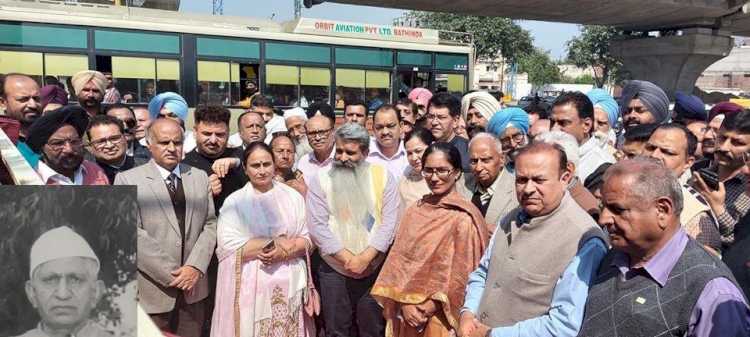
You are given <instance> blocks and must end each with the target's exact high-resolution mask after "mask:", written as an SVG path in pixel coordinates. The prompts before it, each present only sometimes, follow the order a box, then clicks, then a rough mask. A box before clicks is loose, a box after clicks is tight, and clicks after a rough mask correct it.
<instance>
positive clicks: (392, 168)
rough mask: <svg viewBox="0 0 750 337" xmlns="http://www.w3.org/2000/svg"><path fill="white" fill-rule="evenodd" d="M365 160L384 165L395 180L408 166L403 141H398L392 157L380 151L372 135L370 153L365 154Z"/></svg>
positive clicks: (402, 174) (399, 177)
mask: <svg viewBox="0 0 750 337" xmlns="http://www.w3.org/2000/svg"><path fill="white" fill-rule="evenodd" d="M367 162H368V163H370V164H378V165H380V166H383V167H385V168H386V169H387V170H388V172H390V173H391V175H393V177H394V178H396V180H399V179H401V177H403V176H404V174H405V172H406V168H407V167H408V166H409V161H408V160H407V159H406V149H405V148H404V142H400V143H399V145H398V150H397V151H396V154H394V155H393V156H392V157H387V156H386V155H384V154H383V152H382V151H380V145H378V142H377V141H375V138H374V137H373V138H372V139H370V153H369V154H368V155H367Z"/></svg>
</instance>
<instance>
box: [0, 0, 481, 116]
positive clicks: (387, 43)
mask: <svg viewBox="0 0 750 337" xmlns="http://www.w3.org/2000/svg"><path fill="white" fill-rule="evenodd" d="M473 60H474V50H473V47H472V45H471V44H470V43H465V42H463V43H462V42H455V40H449V39H446V38H442V34H441V32H438V31H435V30H429V29H419V28H411V27H394V26H382V25H372V24H362V23H351V22H343V21H334V20H322V19H312V18H299V19H296V20H293V21H290V22H286V23H277V22H275V21H271V20H264V19H254V18H245V17H233V16H214V15H201V14H190V13H180V12H174V11H166V10H155V9H144V8H135V7H124V6H111V5H91V4H79V3H71V2H56V1H48V0H23V1H21V0H0V74H4V73H10V72H20V73H25V74H28V75H31V76H33V77H34V78H35V79H36V80H37V81H38V82H39V83H40V85H43V84H46V83H51V82H53V81H60V82H62V83H63V84H65V85H66V87H67V88H69V89H70V87H72V86H71V85H70V77H71V76H72V75H73V74H75V73H76V72H78V71H80V70H85V69H95V70H98V71H102V72H110V73H112V76H113V79H114V83H115V87H116V88H117V89H118V90H119V92H120V94H121V95H122V96H123V97H126V98H127V99H128V101H127V102H128V103H133V104H144V103H148V101H149V100H150V99H151V98H152V97H153V96H154V95H155V94H157V93H159V92H164V91H174V92H177V93H179V94H181V95H182V96H183V97H185V99H186V100H187V102H188V104H189V105H190V106H191V107H194V106H195V105H197V104H222V105H224V106H227V107H229V108H240V107H243V106H244V104H245V103H246V102H247V101H248V97H249V94H250V92H252V90H253V89H254V87H255V88H258V89H259V90H260V92H261V94H263V95H264V96H267V97H269V98H270V99H272V101H273V102H274V104H275V105H276V106H278V107H280V108H286V107H294V106H300V107H307V106H308V105H310V104H312V103H313V102H326V103H328V104H330V105H331V106H333V107H335V108H336V109H337V110H339V111H340V110H341V109H343V99H344V98H358V99H361V100H362V101H364V102H366V104H368V105H372V104H375V103H378V102H388V101H395V100H396V99H398V98H400V97H404V96H405V95H407V94H408V92H409V91H410V90H411V89H413V88H416V87H425V88H428V89H430V90H432V91H433V92H434V91H447V92H451V93H458V94H463V93H464V92H465V91H466V90H467V87H468V86H469V83H472V69H473ZM69 91H70V90H69ZM71 96H72V97H74V95H71Z"/></svg>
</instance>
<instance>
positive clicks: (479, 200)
mask: <svg viewBox="0 0 750 337" xmlns="http://www.w3.org/2000/svg"><path fill="white" fill-rule="evenodd" d="M471 203H472V204H474V206H477V208H478V209H479V211H481V212H482V215H487V199H485V196H484V195H483V194H482V192H480V191H479V190H477V191H476V192H474V195H473V196H472V197H471Z"/></svg>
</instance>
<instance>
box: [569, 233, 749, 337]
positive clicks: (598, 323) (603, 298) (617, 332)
mask: <svg viewBox="0 0 750 337" xmlns="http://www.w3.org/2000/svg"><path fill="white" fill-rule="evenodd" d="M613 256H614V254H613V252H612V251H610V253H609V254H607V256H606V257H605V258H604V259H603V260H602V264H601V265H600V270H599V274H598V275H597V277H596V279H595V281H594V284H593V285H592V286H591V290H590V291H589V297H588V301H587V302H586V309H585V314H584V320H583V325H582V326H581V331H580V333H579V334H578V336H579V337H581V336H602V337H604V336H606V337H630V336H639V337H651V336H685V335H686V334H687V330H688V324H689V323H690V316H691V315H692V312H693V307H695V303H696V302H697V301H698V298H699V297H700V295H701V292H702V291H703V288H704V287H705V286H706V283H708V282H709V281H710V280H713V279H715V278H718V277H725V278H727V279H729V280H730V281H732V283H735V285H736V282H735V281H734V278H733V277H732V273H731V272H730V271H729V269H728V268H727V267H726V266H725V265H724V264H723V263H722V262H721V261H719V259H718V258H716V257H715V256H713V255H711V254H710V253H708V252H706V250H704V249H703V248H702V247H701V246H700V244H698V243H696V242H695V240H693V239H689V241H688V243H687V246H686V247H685V250H684V251H683V252H682V255H681V256H680V258H679V259H678V260H677V264H675V266H674V268H673V269H672V271H670V272H669V278H668V279H667V280H668V281H667V283H666V285H665V286H664V287H663V288H662V287H661V286H660V285H659V283H657V282H656V281H654V280H653V279H651V278H650V277H648V276H643V275H637V276H635V277H632V278H631V279H629V280H627V281H623V277H622V273H620V270H619V269H617V267H615V266H613V265H612V259H613Z"/></svg>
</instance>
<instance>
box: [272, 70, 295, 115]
mask: <svg viewBox="0 0 750 337" xmlns="http://www.w3.org/2000/svg"><path fill="white" fill-rule="evenodd" d="M266 85H267V90H266V93H265V95H266V96H270V97H273V101H274V105H280V106H292V105H293V104H294V103H295V102H297V97H299V96H298V93H297V90H298V85H299V68H298V67H295V66H279V65H271V64H269V65H266Z"/></svg>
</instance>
